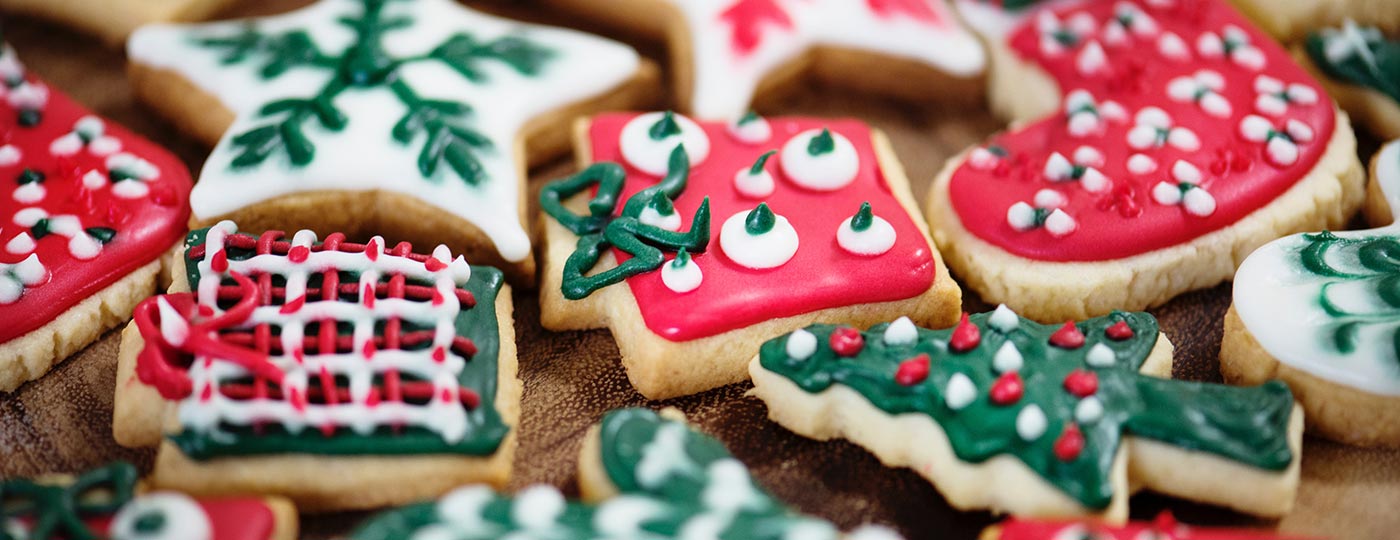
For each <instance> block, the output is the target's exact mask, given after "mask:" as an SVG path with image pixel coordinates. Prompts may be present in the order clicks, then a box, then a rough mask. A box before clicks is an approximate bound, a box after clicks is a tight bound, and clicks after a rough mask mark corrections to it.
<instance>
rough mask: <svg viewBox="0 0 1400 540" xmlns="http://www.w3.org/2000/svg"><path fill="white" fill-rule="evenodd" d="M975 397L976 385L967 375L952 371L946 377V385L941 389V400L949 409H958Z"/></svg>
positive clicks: (965, 405) (968, 403) (969, 403)
mask: <svg viewBox="0 0 1400 540" xmlns="http://www.w3.org/2000/svg"><path fill="white" fill-rule="evenodd" d="M976 399H977V386H976V385H975V384H973V383H972V379H969V378H968V377H967V375H963V374H962V373H954V374H953V376H952V377H949V378H948V386H947V387H946V388H944V389H943V402H944V403H946V404H947V405H948V408H949V409H952V410H955V411H960V410H962V409H963V408H965V407H967V406H968V405H971V404H972V402H973V400H976Z"/></svg>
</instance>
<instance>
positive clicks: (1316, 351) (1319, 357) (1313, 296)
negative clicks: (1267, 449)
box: [1220, 142, 1400, 446]
mask: <svg viewBox="0 0 1400 540" xmlns="http://www.w3.org/2000/svg"><path fill="white" fill-rule="evenodd" d="M1371 172H1372V182H1371V188H1370V189H1369V191H1368V193H1367V214H1368V215H1369V216H1370V217H1371V218H1372V221H1373V222H1376V223H1382V222H1384V223H1388V225H1386V226H1385V227H1381V228H1379V229H1371V230H1367V231H1345V232H1337V233H1332V232H1320V233H1304V234H1298V235H1293V236H1289V237H1286V238H1281V239H1279V240H1276V241H1274V242H1270V243H1269V244H1267V245H1265V246H1264V247H1261V248H1259V249H1258V250H1256V251H1255V252H1254V253H1253V254H1251V255H1250V256H1249V258H1248V259H1246V260H1245V262H1244V264H1242V265H1240V271H1239V273H1238V274H1236V276H1235V296H1234V303H1233V305H1231V307H1230V311H1229V313H1227V314H1226V316H1225V340H1224V342H1223V343H1222V344H1221V347H1220V370H1221V372H1222V373H1223V374H1224V375H1225V378H1226V380H1229V381H1231V382H1237V383H1241V384H1258V383H1259V382H1260V381H1262V380H1264V379H1268V378H1275V377H1277V378H1280V379H1283V380H1284V381H1287V382H1288V384H1289V386H1292V387H1293V389H1294V391H1295V392H1297V394H1298V400H1299V401H1300V402H1301V403H1302V404H1303V408H1304V409H1306V410H1307V412H1308V429H1309V430H1311V431H1313V432H1315V433H1319V434H1322V435H1324V436H1326V437H1328V438H1331V439H1335V440H1339V441H1343V442H1348V443H1352V444H1365V445H1387V446H1400V295H1397V294H1396V284H1397V283H1400V281H1397V280H1400V264H1397V256H1400V224H1396V223H1395V221H1396V219H1395V217H1396V214H1394V213H1393V212H1394V211H1395V210H1397V209H1400V142H1391V143H1390V144H1387V145H1385V146H1384V147H1382V149H1381V151H1380V152H1377V153H1376V156H1375V158H1374V161H1373V162H1372V165H1371Z"/></svg>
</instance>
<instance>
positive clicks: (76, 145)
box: [0, 45, 190, 392]
mask: <svg viewBox="0 0 1400 540" xmlns="http://www.w3.org/2000/svg"><path fill="white" fill-rule="evenodd" d="M0 46H2V47H3V49H2V50H0V132H3V138H2V139H0V179H3V180H4V182H5V183H4V187H3V188H0V321H3V322H2V323H0V392H8V391H11V390H14V389H15V388H16V387H18V386H19V385H20V384H22V383H24V382H25V381H28V380H32V379H37V378H39V376H41V375H43V374H44V373H45V372H47V371H48V370H49V368H50V367H51V366H52V365H53V364H54V363H56V362H58V361H60V360H63V359H64V358H66V357H67V356H69V355H71V354H73V353H75V352H77V351H78V350H79V349H82V348H83V347H86V346H87V345H88V344H89V343H92V342H93V341H94V340H96V339H97V337H98V336H99V335H101V334H102V332H104V331H106V330H108V329H111V328H113V327H115V326H117V325H118V324H121V322H122V321H124V320H126V318H127V316H129V315H130V314H131V309H132V308H133V307H135V306H136V303H137V302H140V301H141V299H142V298H145V297H146V296H149V295H150V294H151V293H153V292H155V287H156V281H157V275H158V274H160V273H161V263H162V259H163V256H164V255H165V254H166V253H167V252H169V251H170V248H171V247H172V246H174V245H175V244H176V243H177V242H179V241H180V238H181V236H182V235H183V234H184V232H185V220H186V218H187V216H188V215H189V214H188V213H189V210H188V208H187V206H186V202H185V201H186V200H187V198H188V196H189V191H190V177H189V172H188V171H187V170H186V169H185V166H184V164H182V163H180V161H179V160H177V159H176V158H175V156H172V155H170V153H168V152H166V151H165V150H164V149H161V148H159V147H157V146H156V145H155V144H152V143H151V142H150V141H147V140H145V139H142V138H140V137H137V136H135V135H133V134H131V133H130V132H128V131H127V130H125V129H123V128H122V127H121V126H117V125H115V124H111V123H108V122H106V121H104V120H102V119H101V118H98V117H97V116H94V115H92V113H90V112H89V111H87V110H86V109H84V108H83V107H82V106H81V105H79V104H77V103H75V102H74V101H73V100H72V99H69V98H68V96H65V95H63V94H62V93H61V92H59V91H57V90H55V89H53V88H50V87H49V86H48V85H47V84H45V83H44V82H43V81H41V80H39V79H38V78H36V77H34V76H32V75H29V74H28V73H26V72H25V69H24V66H23V65H22V64H20V61H19V59H18V58H17V57H16V56H15V51H14V50H13V49H11V48H10V47H9V46H8V45H0Z"/></svg>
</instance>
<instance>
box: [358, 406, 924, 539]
mask: <svg viewBox="0 0 1400 540" xmlns="http://www.w3.org/2000/svg"><path fill="white" fill-rule="evenodd" d="M579 485H580V487H581V488H582V490H583V491H584V494H585V498H586V499H589V500H591V501H592V502H591V503H580V502H568V501H565V500H564V496H563V495H560V494H559V492H558V491H556V490H555V489H554V488H553V487H550V486H534V487H530V488H526V489H525V490H523V491H521V492H520V493H518V494H516V495H514V496H508V495H501V494H498V493H496V492H494V491H492V490H491V489H490V488H488V487H485V486H471V487H465V488H462V489H459V490H457V491H454V492H452V493H451V494H449V495H447V496H446V497H444V498H442V499H441V500H439V501H437V502H435V503H426V504H419V505H415V506H410V507H406V508H403V509H400V510H395V511H392V512H387V513H385V514H383V515H380V516H377V517H375V518H373V519H371V520H370V521H368V522H366V523H365V524H364V525H362V526H361V527H360V528H359V529H358V530H357V531H356V532H355V533H354V534H352V535H351V537H352V538H354V539H355V540H397V539H402V538H433V539H435V540H497V539H501V540H505V539H508V538H569V539H572V540H594V539H596V540H604V539H619V538H636V539H639V540H665V539H669V538H675V539H685V538H744V539H748V540H779V539H795V538H801V539H803V540H837V539H838V538H847V539H851V540H898V538H899V536H898V535H897V534H895V533H894V532H892V531H889V530H887V529H884V528H879V527H864V528H861V529H858V530H856V531H855V532H852V533H850V534H847V535H843V534H841V533H840V532H839V531H838V530H837V529H836V527H835V526H833V525H832V524H831V523H829V522H827V521H824V520H821V519H818V518H814V517H808V516H802V515H799V514H797V513H795V512H793V511H792V510H789V509H788V508H787V507H786V506H784V505H783V503H782V502H781V501H778V500H776V499H774V498H773V496H771V495H769V494H768V493H767V492H765V491H764V490H763V489H762V488H760V487H758V486H757V485H756V484H755V483H754V481H753V478H751V477H750V476H749V472H748V470H747V469H746V468H745V467H744V464H743V463H741V462H739V460H737V459H734V457H733V456H731V455H730V454H729V451H728V450H726V449H725V448H724V445H723V444H721V443H720V442H719V441H716V440H714V439H712V438H710V437H708V436H706V435H704V434H701V433H699V432H696V431H694V430H693V429H691V428H689V427H688V426H686V424H685V422H684V421H683V420H675V419H667V418H662V417H661V416H658V415H657V414H656V413H655V412H652V411H650V410H646V409H621V410H616V411H612V412H609V413H607V414H606V415H604V416H603V421H602V425H601V426H599V427H595V428H593V430H591V431H590V433H589V435H588V438H587V440H586V442H585V443H584V450H583V454H582V456H581V457H580V459H579Z"/></svg>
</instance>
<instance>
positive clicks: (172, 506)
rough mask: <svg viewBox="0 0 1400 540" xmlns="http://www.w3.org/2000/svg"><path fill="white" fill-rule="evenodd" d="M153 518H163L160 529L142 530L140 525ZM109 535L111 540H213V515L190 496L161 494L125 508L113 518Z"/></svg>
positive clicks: (156, 493)
mask: <svg viewBox="0 0 1400 540" xmlns="http://www.w3.org/2000/svg"><path fill="white" fill-rule="evenodd" d="M152 515H156V516H160V518H161V526H160V529H159V530H158V531H157V532H155V533H152V532H150V531H144V530H141V525H140V524H139V523H138V522H139V521H140V520H142V519H145V518H148V517H149V516H152ZM107 534H108V536H109V537H110V538H111V540H175V539H176V538H179V539H181V540H212V539H213V538H214V527H213V524H212V523H210V521H209V514H208V513H206V512H205V511H204V508H203V507H202V506H200V505H199V503H198V502H195V500H194V499H191V498H190V496H189V495H185V494H183V493H177V492H173V491H158V492H155V493H148V494H146V495H141V496H139V497H136V498H135V499H132V500H131V501H130V502H127V503H126V504H124V505H122V507H121V510H118V511H117V513H116V515H114V516H112V524H111V526H110V528H109V529H108V532H107Z"/></svg>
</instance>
